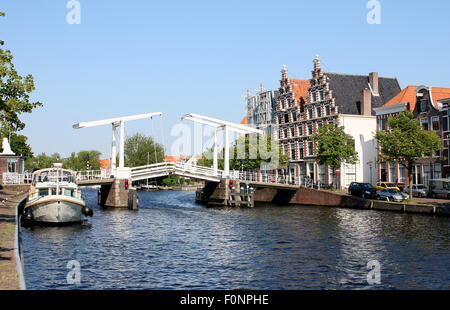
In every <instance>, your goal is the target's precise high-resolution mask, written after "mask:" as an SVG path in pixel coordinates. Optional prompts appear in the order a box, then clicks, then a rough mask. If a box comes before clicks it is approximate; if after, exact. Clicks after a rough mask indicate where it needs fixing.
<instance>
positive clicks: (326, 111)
mask: <svg viewBox="0 0 450 310" xmlns="http://www.w3.org/2000/svg"><path fill="white" fill-rule="evenodd" d="M325 115H326V116H330V115H331V108H330V106H329V105H327V106H325Z"/></svg>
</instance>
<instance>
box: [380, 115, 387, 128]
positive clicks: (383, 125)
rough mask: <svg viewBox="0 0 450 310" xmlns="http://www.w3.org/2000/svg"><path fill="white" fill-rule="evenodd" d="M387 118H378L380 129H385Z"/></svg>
mask: <svg viewBox="0 0 450 310" xmlns="http://www.w3.org/2000/svg"><path fill="white" fill-rule="evenodd" d="M386 124H387V119H385V118H380V130H383V131H384V130H386V128H387V126H386Z"/></svg>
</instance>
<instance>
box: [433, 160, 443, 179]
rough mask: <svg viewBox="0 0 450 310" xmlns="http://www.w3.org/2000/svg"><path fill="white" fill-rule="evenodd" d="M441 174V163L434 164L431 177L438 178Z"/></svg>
mask: <svg viewBox="0 0 450 310" xmlns="http://www.w3.org/2000/svg"><path fill="white" fill-rule="evenodd" d="M441 177H442V176H441V164H434V165H433V178H435V179H440V178H441Z"/></svg>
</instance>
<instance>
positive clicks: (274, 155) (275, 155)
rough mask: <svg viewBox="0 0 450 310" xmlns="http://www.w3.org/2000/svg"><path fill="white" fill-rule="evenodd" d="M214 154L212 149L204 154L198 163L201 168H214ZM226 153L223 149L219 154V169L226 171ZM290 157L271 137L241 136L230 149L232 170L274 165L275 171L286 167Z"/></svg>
mask: <svg viewBox="0 0 450 310" xmlns="http://www.w3.org/2000/svg"><path fill="white" fill-rule="evenodd" d="M213 152H214V149H213V148H210V149H208V150H207V151H206V152H204V153H203V154H202V159H201V160H199V161H198V164H199V165H200V166H204V167H212V166H213ZM224 152H225V149H224V148H222V149H221V150H220V152H219V154H218V168H219V169H222V170H223V169H224ZM287 162H288V155H285V154H283V152H282V149H281V147H279V146H278V144H276V143H273V141H272V138H271V137H270V136H269V137H265V136H263V137H257V138H255V137H252V138H251V137H250V136H249V135H245V136H241V137H240V138H239V139H237V140H236V141H235V142H234V144H233V146H232V147H230V169H232V170H241V169H244V170H255V169H260V168H261V166H262V165H264V164H270V163H272V164H273V165H274V167H273V169H276V168H279V167H281V166H284V165H286V164H287Z"/></svg>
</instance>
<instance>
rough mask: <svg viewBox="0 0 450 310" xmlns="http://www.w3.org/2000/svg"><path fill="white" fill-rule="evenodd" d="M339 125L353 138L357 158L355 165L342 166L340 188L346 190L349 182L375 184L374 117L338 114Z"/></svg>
mask: <svg viewBox="0 0 450 310" xmlns="http://www.w3.org/2000/svg"><path fill="white" fill-rule="evenodd" d="M339 125H340V126H344V128H345V132H346V133H347V134H349V135H351V136H352V137H353V140H354V141H355V151H356V152H357V153H358V158H359V161H358V163H357V164H355V165H347V164H343V165H342V167H341V173H340V184H341V186H342V187H344V188H348V186H349V185H350V183H351V182H364V183H371V184H374V183H376V181H377V180H376V178H377V171H376V168H375V163H376V160H377V151H376V140H375V137H374V134H375V132H376V130H377V118H376V116H366V115H348V114H340V115H339Z"/></svg>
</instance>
